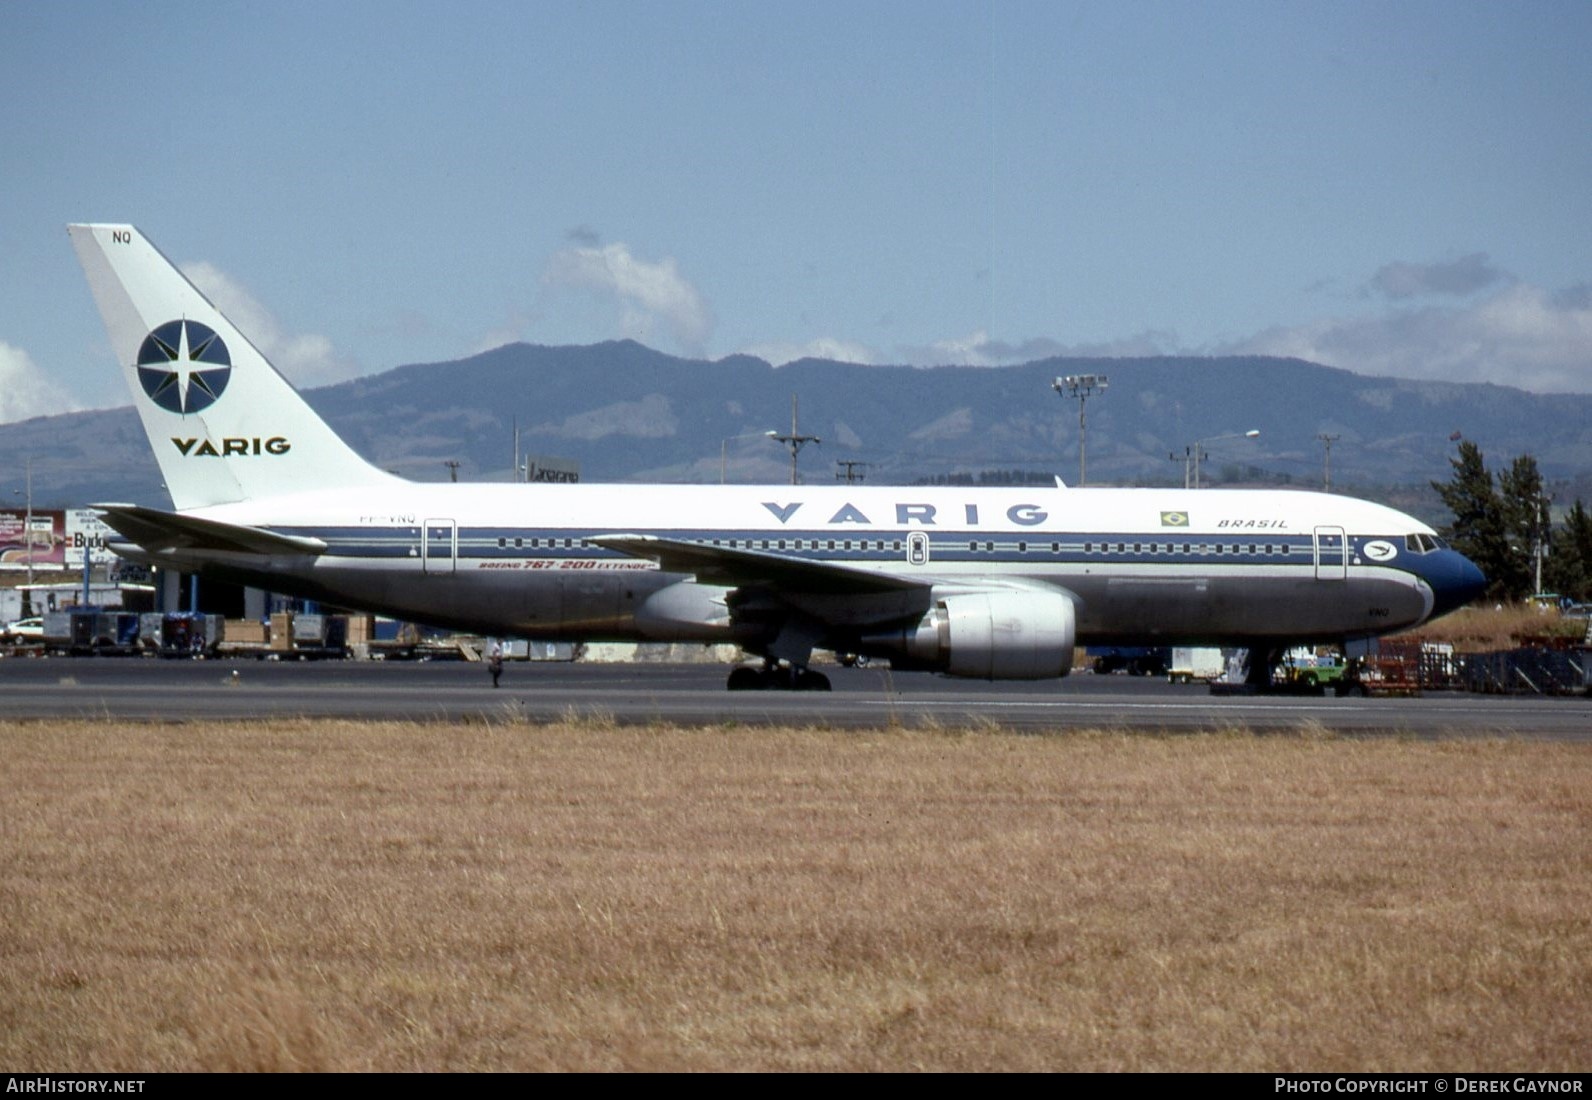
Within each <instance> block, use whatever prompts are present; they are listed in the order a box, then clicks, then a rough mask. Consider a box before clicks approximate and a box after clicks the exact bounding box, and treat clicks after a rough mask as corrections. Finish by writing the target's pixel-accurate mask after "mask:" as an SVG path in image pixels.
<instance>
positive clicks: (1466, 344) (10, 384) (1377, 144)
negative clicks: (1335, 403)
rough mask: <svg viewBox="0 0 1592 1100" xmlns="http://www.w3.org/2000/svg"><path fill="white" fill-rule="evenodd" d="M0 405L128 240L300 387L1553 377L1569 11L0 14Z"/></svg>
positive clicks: (1580, 129)
mask: <svg viewBox="0 0 1592 1100" xmlns="http://www.w3.org/2000/svg"><path fill="white" fill-rule="evenodd" d="M0 41H3V42H5V43H6V45H7V51H6V53H7V60H6V64H5V65H4V66H3V67H0V139H3V147H4V149H5V151H6V152H5V155H4V159H3V160H0V246H3V252H0V256H3V261H0V262H3V263H4V279H3V283H0V421H6V420H14V419H19V418H22V417H25V416H30V415H37V414H39V413H45V412H53V411H59V410H62V409H66V408H70V407H93V406H105V405H115V404H121V403H124V402H125V401H126V400H127V398H126V395H125V393H124V391H123V389H122V382H121V379H120V376H119V374H118V372H116V371H115V370H114V363H113V361H112V358H111V355H110V351H109V348H108V345H107V344H106V341H105V337H104V334H103V330H102V328H101V326H100V322H99V317H98V314H97V313H96V312H95V310H94V307H93V303H92V301H91V299H90V298H89V295H88V292H87V289H86V287H85V285H84V283H83V279H82V275H81V272H80V271H79V270H78V268H77V264H76V260H75V258H74V255H73V253H72V250H71V248H70V246H69V244H68V242H67V238H66V234H65V231H64V229H63V226H64V225H65V223H67V222H69V221H78V220H91V221H129V222H133V223H135V224H137V225H138V226H139V227H140V228H141V229H143V230H144V232H145V233H147V234H148V235H149V236H150V237H151V239H153V240H154V241H155V242H156V243H157V244H158V245H159V246H160V248H161V249H162V250H163V251H164V252H165V253H166V254H167V255H169V256H171V257H172V258H173V259H174V260H176V261H178V262H179V263H180V264H182V265H183V266H184V268H185V270H187V271H188V272H189V274H190V277H192V278H193V279H194V280H195V281H196V282H197V283H198V284H199V285H200V287H201V288H202V289H204V290H206V292H207V293H209V294H210V295H211V297H212V298H214V299H216V300H217V302H218V304H220V305H221V306H222V307H223V308H224V309H226V310H227V311H228V312H229V313H230V314H233V316H234V320H236V321H238V322H239V324H240V327H242V328H244V330H245V331H246V332H248V333H249V335H250V336H251V337H253V338H254V339H255V340H256V342H257V343H259V344H261V345H262V346H263V348H264V350H266V352H267V353H268V354H269V355H271V356H272V358H273V359H274V360H275V361H276V362H277V364H278V366H279V367H281V368H282V369H283V371H284V373H286V374H288V376H289V377H290V378H292V379H293V380H294V381H295V382H297V383H298V384H300V385H315V384H319V383H322V382H326V381H333V380H338V379H341V378H347V377H351V376H353V375H356V374H363V373H370V372H374V371H380V370H385V369H387V368H390V367H394V366H398V365H400V364H404V363H412V362H428V361H440V360H447V359H454V358H458V357H461V356H464V355H468V354H471V353H473V352H476V351H479V350H482V349H484V348H487V347H492V346H496V345H497V344H500V343H505V342H508V341H510V340H526V341H531V342H536V343H548V344H562V343H591V342H595V341H598V340H604V339H610V338H615V337H620V336H631V337H634V338H636V339H639V340H642V341H643V342H645V343H647V344H650V345H652V346H654V347H657V348H659V349H661V350H664V351H668V352H673V353H677V354H682V355H691V356H707V357H710V358H718V357H721V356H724V355H730V354H734V353H737V352H750V353H753V354H757V355H761V356H763V357H764V358H768V359H770V360H771V361H774V362H781V361H785V360H788V359H791V358H795V357H798V356H801V355H804V354H819V355H827V356H830V357H835V358H846V359H852V360H856V361H861V362H876V363H901V362H909V363H918V364H935V363H976V364H987V365H991V366H996V365H999V364H1001V363H1005V362H1015V361H1020V360H1025V359H1030V358H1035V357H1038V356H1041V355H1048V354H1057V353H1067V352H1072V353H1080V354H1118V355H1132V354H1147V353H1195V354H1226V353H1232V352H1257V353H1272V354H1291V355H1299V356H1302V357H1305V358H1309V359H1313V360H1316V361H1318V362H1325V363H1329V364H1332V365H1334V366H1340V367H1345V368H1348V369H1351V370H1357V371H1361V372H1364V373H1373V374H1392V375H1398V376H1404V377H1414V378H1442V379H1453V380H1461V381H1469V380H1492V381H1500V382H1504V383H1506V384H1510V385H1518V386H1521V387H1524V388H1528V389H1533V390H1537V391H1544V392H1568V391H1573V392H1589V391H1592V125H1589V123H1588V119H1589V118H1592V64H1588V61H1587V58H1588V56H1589V52H1592V4H1588V3H1585V2H1584V0H1572V2H1565V3H1509V4H1504V3H1485V4H1483V3H1453V2H1449V3H1421V2H1400V3H1353V2H1332V3H1213V2H1204V3H1177V2H1157V3H1054V2H1052V3H1033V4H1030V3H1022V2H1001V3H933V2H915V3H900V4H895V3H856V2H853V3H844V4H840V3H833V4H832V3H805V2H804V3H802V4H794V5H773V4H759V3H746V2H741V3H688V2H656V3H602V2H598V3H533V2H517V3H506V4H487V3H468V2H467V3H462V4H453V5H446V6H445V5H442V4H431V3H379V4H378V3H369V4H367V3H357V2H340V3H332V4H298V3H272V4H257V3H227V2H214V0H211V2H205V3H193V4H189V3H158V2H156V3H149V4H120V3H118V4H101V3H32V2H26V0H12V2H10V3H6V4H3V5H0Z"/></svg>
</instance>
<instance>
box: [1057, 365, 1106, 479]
mask: <svg viewBox="0 0 1592 1100" xmlns="http://www.w3.org/2000/svg"><path fill="white" fill-rule="evenodd" d="M1107 384H1108V379H1107V377H1106V376H1105V375H1103V374H1069V375H1066V376H1065V377H1062V378H1058V379H1056V380H1055V381H1054V382H1052V383H1051V384H1050V388H1051V389H1053V390H1055V391H1056V392H1057V393H1059V394H1061V395H1062V396H1063V397H1075V398H1077V399H1078V485H1079V486H1080V487H1082V486H1083V485H1085V484H1087V481H1088V470H1089V467H1088V463H1087V457H1086V449H1085V434H1084V427H1085V421H1084V407H1085V406H1086V405H1087V404H1088V403H1089V398H1091V397H1093V396H1094V395H1095V394H1097V393H1105V392H1106V386H1107Z"/></svg>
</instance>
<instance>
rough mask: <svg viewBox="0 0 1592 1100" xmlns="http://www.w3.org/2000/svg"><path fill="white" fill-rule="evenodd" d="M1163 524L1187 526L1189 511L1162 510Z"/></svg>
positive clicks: (1163, 525)
mask: <svg viewBox="0 0 1592 1100" xmlns="http://www.w3.org/2000/svg"><path fill="white" fill-rule="evenodd" d="M1161 526H1162V527H1187V526H1188V513H1187V512H1162V513H1161Z"/></svg>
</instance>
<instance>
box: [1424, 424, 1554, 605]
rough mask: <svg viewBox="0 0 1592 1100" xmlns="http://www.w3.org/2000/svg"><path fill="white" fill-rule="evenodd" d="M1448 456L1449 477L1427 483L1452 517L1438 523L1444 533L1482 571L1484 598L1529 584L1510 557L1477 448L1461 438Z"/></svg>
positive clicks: (1490, 480)
mask: <svg viewBox="0 0 1592 1100" xmlns="http://www.w3.org/2000/svg"><path fill="white" fill-rule="evenodd" d="M1448 461H1449V464H1450V465H1451V466H1453V468H1454V473H1453V476H1452V477H1451V478H1450V479H1449V480H1448V481H1447V482H1442V481H1434V482H1432V488H1433V489H1436V490H1437V495H1438V496H1440V497H1442V499H1443V503H1444V504H1445V505H1447V506H1448V510H1449V512H1450V513H1452V515H1453V517H1454V519H1453V522H1452V523H1449V524H1448V525H1447V526H1445V527H1444V528H1443V534H1444V536H1445V537H1446V538H1447V539H1448V541H1449V542H1450V543H1452V544H1453V546H1454V549H1456V550H1458V551H1459V552H1460V553H1462V554H1464V555H1465V556H1466V557H1467V558H1469V559H1470V560H1471V561H1473V562H1475V563H1476V567H1477V568H1478V569H1480V570H1481V571H1482V573H1483V574H1485V575H1486V577H1487V595H1488V597H1489V598H1492V599H1497V598H1507V597H1510V596H1514V595H1519V594H1524V590H1525V589H1526V588H1529V587H1530V583H1529V582H1528V581H1524V579H1523V578H1524V573H1523V571H1522V570H1521V569H1520V568H1519V567H1518V565H1516V564H1514V563H1512V562H1511V560H1510V559H1511V555H1510V552H1509V533H1508V524H1507V521H1506V520H1505V518H1504V511H1503V507H1502V504H1501V503H1500V501H1499V499H1498V494H1497V492H1495V491H1494V489H1493V478H1492V474H1491V473H1489V472H1488V470H1487V464H1486V462H1485V461H1484V460H1483V458H1482V453H1481V448H1480V447H1478V446H1476V444H1474V443H1472V442H1471V441H1470V440H1468V439H1467V440H1464V441H1463V442H1461V443H1460V445H1459V455H1458V456H1457V457H1455V458H1451V459H1449V460H1448Z"/></svg>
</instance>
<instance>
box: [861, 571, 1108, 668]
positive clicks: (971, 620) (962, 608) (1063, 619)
mask: <svg viewBox="0 0 1592 1100" xmlns="http://www.w3.org/2000/svg"><path fill="white" fill-rule="evenodd" d="M864 641H865V642H866V643H868V645H869V648H871V649H882V650H884V651H886V652H887V653H890V654H891V655H892V656H895V655H899V656H900V657H903V658H905V661H904V662H903V663H910V664H911V665H914V666H916V667H919V668H933V669H939V670H940V671H943V672H945V673H948V674H949V675H951V676H966V677H969V678H972V679H980V680H1050V679H1055V678H1056V677H1060V676H1065V675H1067V673H1068V672H1070V671H1071V670H1072V651H1073V646H1074V644H1075V643H1076V641H1077V616H1076V614H1075V612H1074V608H1073V603H1072V600H1071V599H1070V598H1068V597H1067V596H1066V595H1064V594H1062V593H1060V592H1045V591H1040V590H1034V591H1023V592H966V593H957V594H955V595H949V596H945V597H943V598H940V599H936V600H935V602H934V607H933V608H932V609H931V610H930V611H929V613H928V614H927V615H925V616H923V621H922V622H920V623H919V624H918V625H917V627H916V628H914V629H911V630H903V631H901V632H900V633H899V634H896V635H894V636H893V637H888V638H886V637H880V636H877V635H875V636H873V637H871V638H866V639H864Z"/></svg>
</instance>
